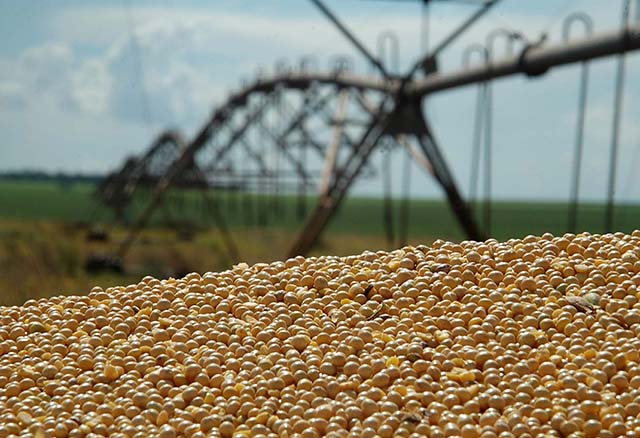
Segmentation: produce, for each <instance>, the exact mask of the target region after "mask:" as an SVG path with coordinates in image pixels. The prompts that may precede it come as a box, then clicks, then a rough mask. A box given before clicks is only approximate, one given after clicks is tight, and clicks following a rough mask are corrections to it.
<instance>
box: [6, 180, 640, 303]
mask: <svg viewBox="0 0 640 438" xmlns="http://www.w3.org/2000/svg"><path fill="white" fill-rule="evenodd" d="M93 191H94V187H93V185H91V184H84V183H78V184H74V185H71V186H62V185H59V184H56V183H51V182H25V181H0V304H19V303H22V302H24V301H25V300H27V299H29V298H31V297H40V296H50V295H59V294H71V293H73V294H78V293H85V292H87V291H88V290H89V289H90V288H91V287H92V286H94V285H100V286H103V287H107V286H111V285H115V284H126V283H130V282H133V281H137V280H138V279H139V278H140V277H142V276H144V275H147V274H148V275H153V276H156V277H159V278H166V277H170V276H181V275H184V274H185V273H188V272H191V271H199V272H205V271H217V270H222V269H225V268H227V267H229V266H230V264H231V263H232V262H234V261H233V260H231V259H229V258H228V257H227V256H226V255H225V251H224V246H223V245H222V241H221V239H220V236H219V233H218V232H217V229H216V228H215V227H214V226H213V225H212V223H211V218H210V216H208V215H206V214H204V213H203V211H204V207H203V205H202V202H201V198H202V197H201V196H200V195H199V194H198V193H187V194H184V195H181V196H178V195H177V194H171V195H170V196H169V202H168V203H167V204H168V205H169V208H168V209H167V211H166V212H165V213H164V214H162V213H160V214H157V215H156V217H155V218H154V220H153V222H152V226H151V227H149V228H148V229H147V230H145V231H144V232H143V233H142V235H141V236H140V238H139V239H138V240H137V241H136V243H135V244H134V246H133V247H132V250H131V251H130V253H129V254H128V255H127V258H126V260H125V264H124V266H125V271H124V272H122V273H113V272H99V273H89V272H86V270H85V269H84V265H85V262H86V260H87V258H88V257H89V256H90V255H95V254H110V253H113V252H114V251H115V249H116V248H117V246H118V244H119V243H120V242H121V241H122V239H123V238H124V237H125V235H126V231H127V230H126V229H125V228H123V227H122V226H120V225H117V224H116V223H115V221H114V218H113V216H112V213H111V211H110V210H108V209H106V208H104V207H103V206H101V205H100V204H99V203H98V202H97V200H96V199H95V198H94V196H93ZM139 198H140V199H139V200H138V202H137V203H136V204H135V208H134V210H135V209H139V208H141V206H142V205H143V204H144V200H145V195H144V194H141V195H140V197H139ZM215 199H216V201H217V205H218V206H219V208H220V210H221V211H222V212H223V214H224V217H225V219H226V222H227V224H228V226H229V228H230V229H231V233H232V236H233V239H234V240H235V242H236V244H237V246H238V247H239V250H240V253H241V255H242V259H243V261H247V262H249V263H254V262H258V261H273V260H277V259H282V258H284V257H285V254H286V249H287V247H288V245H289V244H290V243H291V241H292V239H293V238H294V237H295V235H296V234H297V232H298V230H299V229H300V228H301V226H302V222H300V221H299V220H298V219H297V215H296V209H297V207H298V199H297V197H296V196H294V195H286V196H279V197H275V196H273V195H272V194H260V195H251V196H247V195H242V194H234V193H227V194H225V193H222V194H218V195H217V197H216V198H215ZM313 203H314V199H312V198H307V199H306V204H307V207H308V209H310V208H311V207H312V206H313ZM382 206H383V202H382V200H381V199H376V198H350V199H348V200H347V201H346V202H345V204H344V205H343V207H342V208H341V210H340V211H339V213H338V215H337V216H336V217H335V218H334V219H333V221H332V223H331V225H330V227H329V230H328V231H327V232H326V233H325V234H324V235H323V237H322V239H321V241H320V243H319V245H318V246H317V248H316V249H315V251H314V254H335V255H346V254H356V253H360V252H362V251H363V250H365V249H370V250H377V249H385V250H388V249H391V248H390V245H389V244H388V243H387V242H386V239H385V237H384V227H383V211H382ZM399 206H400V200H394V212H395V213H397V212H398V209H399ZM566 212H567V206H566V205H565V204H562V203H523V202H496V203H494V206H493V225H492V229H493V233H492V237H495V238H496V239H498V240H505V239H508V238H511V237H523V236H526V235H530V234H533V235H541V234H543V233H545V232H551V233H553V234H556V235H561V234H563V233H564V232H565V231H566V216H567V214H566ZM167 218H170V219H171V220H172V221H173V222H172V223H174V224H175V223H179V224H182V225H183V226H182V227H178V228H179V229H176V228H175V227H174V228H169V227H168V226H167V224H166V219H167ZM394 218H395V219H396V225H397V214H396V215H395V216H394ZM603 218H604V216H603V206H602V205H591V204H587V205H581V206H580V209H579V221H578V229H579V230H587V231H590V232H592V233H599V232H602V231H603ZM639 218H640V206H635V205H634V206H631V205H625V206H619V207H618V208H617V209H616V217H615V224H616V230H619V231H623V232H627V233H629V232H631V231H632V230H634V229H636V228H639V227H638V225H637V224H638V222H639V221H638V219H639ZM186 225H188V227H185V226H186ZM95 229H99V230H102V231H106V235H107V237H108V240H106V241H90V240H88V239H87V236H88V235H89V234H90V232H91V231H92V230H95ZM186 229H188V230H189V232H185V230H186ZM193 230H196V232H193ZM408 234H409V243H415V244H417V243H425V244H429V243H430V242H432V241H433V240H435V239H445V240H453V241H459V240H463V239H464V236H463V234H462V233H461V232H460V230H459V228H458V225H457V222H456V221H455V219H454V217H453V216H452V215H451V213H450V212H449V209H448V207H447V205H446V204H445V203H444V202H442V201H430V200H412V201H411V204H410V220H409V233H408Z"/></svg>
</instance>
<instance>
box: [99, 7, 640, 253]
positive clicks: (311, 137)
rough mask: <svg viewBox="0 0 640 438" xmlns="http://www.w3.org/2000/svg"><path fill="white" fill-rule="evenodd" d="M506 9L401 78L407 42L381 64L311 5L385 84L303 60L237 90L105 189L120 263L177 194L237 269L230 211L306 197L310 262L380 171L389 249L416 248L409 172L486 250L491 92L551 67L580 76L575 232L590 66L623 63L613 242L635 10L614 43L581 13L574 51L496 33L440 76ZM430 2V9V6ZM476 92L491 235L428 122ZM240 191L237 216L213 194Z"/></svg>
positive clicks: (304, 237)
mask: <svg viewBox="0 0 640 438" xmlns="http://www.w3.org/2000/svg"><path fill="white" fill-rule="evenodd" d="M432 1H434V0H432ZM498 1H499V0H490V1H486V2H478V3H477V5H476V6H475V7H476V8H477V9H476V10H475V11H474V12H473V13H472V14H470V16H469V17H468V18H467V19H466V20H464V21H463V22H462V23H461V24H460V25H459V26H458V28H457V29H455V30H454V31H453V32H452V33H451V34H450V35H448V36H447V37H446V38H444V40H442V41H441V42H440V43H439V44H437V45H436V46H435V47H434V48H433V49H432V50H431V51H429V52H428V53H426V54H425V55H424V56H422V57H420V58H419V59H418V60H416V62H415V63H414V64H413V65H412V67H411V68H410V69H409V71H407V72H406V73H405V74H399V73H398V71H397V51H398V49H397V47H398V41H397V38H395V37H394V35H393V34H391V33H388V32H386V33H384V34H381V36H380V38H379V41H378V43H379V44H378V56H375V55H374V54H372V53H371V52H370V51H369V50H368V49H367V48H366V47H365V45H364V44H363V43H362V42H360V40H358V38H357V37H356V36H355V35H354V34H353V33H352V32H351V31H350V30H349V29H348V28H347V27H346V26H345V25H344V24H343V23H342V22H341V21H340V20H339V18H338V17H337V16H336V15H335V14H334V13H333V12H332V11H331V10H330V9H329V8H327V6H326V5H325V4H324V3H323V2H322V1H321V0H311V2H312V3H313V4H314V5H315V6H316V7H317V8H318V9H319V10H320V11H321V12H322V14H324V15H325V16H326V17H327V19H328V20H329V21H331V22H332V23H333V24H334V25H335V27H336V28H337V29H338V31H339V32H341V33H342V34H343V36H344V37H345V38H346V39H347V40H349V41H350V43H351V44H353V46H354V47H355V49H356V50H357V51H358V52H359V53H360V54H361V55H362V56H363V57H364V59H365V60H366V61H367V62H368V64H370V66H371V68H372V70H373V71H374V73H373V74H370V75H358V74H355V73H353V71H352V65H353V62H352V60H351V59H350V58H347V57H337V58H335V59H334V61H333V63H332V66H331V68H330V69H329V71H326V72H323V71H320V70H318V68H317V63H315V62H314V60H313V59H312V58H306V59H303V60H302V61H301V62H300V65H299V66H298V67H297V68H290V67H288V66H287V65H286V64H285V63H283V62H280V63H278V64H276V68H275V69H274V73H273V74H272V75H270V76H267V75H266V74H264V72H260V73H259V74H258V75H257V78H256V79H255V80H253V81H251V82H245V83H244V84H243V86H242V89H241V90H240V91H237V92H235V93H232V94H230V96H229V97H228V99H227V100H226V102H224V103H223V104H221V105H220V106H218V107H217V108H215V110H214V111H213V113H212V115H211V116H210V117H209V119H208V120H207V121H206V123H205V124H204V126H203V127H202V128H201V129H200V130H199V132H198V133H197V135H195V137H194V138H193V139H191V140H185V139H184V138H182V137H181V136H180V135H179V134H178V133H175V132H165V133H163V134H162V135H160V136H159V137H158V138H157V139H156V140H155V141H154V142H153V144H152V145H151V146H150V147H149V148H148V150H147V152H146V153H145V154H143V155H142V156H140V157H138V158H131V159H129V160H127V161H126V163H125V164H124V165H123V166H122V168H121V169H119V170H117V171H115V172H113V173H112V174H110V175H109V176H108V177H107V178H106V179H105V180H104V181H103V183H102V184H101V185H100V187H99V188H98V192H97V194H98V197H99V199H101V200H102V201H103V202H104V203H105V204H106V205H108V206H109V207H111V208H112V209H113V210H114V211H115V212H116V215H117V216H118V217H120V218H122V219H123V220H126V222H127V223H128V224H129V225H128V226H129V232H128V235H127V237H126V238H125V240H124V241H123V243H122V245H121V246H120V248H119V253H118V255H119V256H120V257H123V256H124V255H125V254H126V253H127V251H128V250H129V248H130V247H131V244H132V242H133V241H134V240H135V238H136V237H137V236H138V234H139V232H140V231H141V230H142V229H143V228H144V227H145V226H147V225H148V224H149V221H150V219H151V217H152V215H153V214H154V213H157V212H162V213H164V215H165V218H166V219H167V220H168V221H175V217H173V215H172V213H171V212H170V209H169V208H167V205H168V203H169V199H170V198H171V196H172V195H171V194H174V193H176V192H177V191H179V190H181V191H183V192H185V191H189V192H190V193H193V192H197V193H200V194H201V196H202V198H201V199H202V203H201V205H202V208H203V210H204V211H206V212H207V214H208V215H209V217H210V218H211V219H212V220H213V223H214V224H215V225H216V226H217V227H218V229H219V231H220V232H221V235H222V237H223V241H224V244H225V247H226V251H227V253H228V255H229V257H230V258H232V259H234V260H239V258H240V254H239V253H238V249H237V247H236V245H235V243H234V239H233V236H232V233H231V232H230V230H229V228H228V226H227V224H226V223H225V220H224V214H223V212H222V209H223V207H224V208H245V210H246V211H249V210H250V208H252V207H251V205H249V203H248V202H245V203H244V204H243V201H242V199H241V198H242V196H244V195H247V194H249V193H253V194H256V193H257V194H262V195H264V196H262V198H265V196H267V195H268V194H272V195H274V197H273V199H274V201H273V202H274V203H273V204H268V205H263V206H262V213H261V212H260V206H259V205H254V206H253V208H254V210H253V213H255V215H254V216H257V217H258V222H260V216H261V215H263V216H264V215H266V214H272V213H274V212H277V211H278V209H279V208H280V207H281V206H280V207H278V201H277V198H278V196H280V195H282V194H284V193H289V194H290V195H291V194H292V193H296V194H297V195H298V196H297V203H296V212H297V213H296V216H297V218H298V219H299V220H300V221H301V222H302V223H303V224H302V227H301V230H300V231H299V233H298V234H297V237H296V238H295V240H294V241H293V242H292V244H291V246H290V249H289V256H295V255H304V254H306V253H308V252H309V250H311V249H312V247H313V246H314V244H315V243H316V242H317V241H318V239H319V237H320V235H321V234H322V232H323V231H324V230H325V229H326V227H327V225H328V224H329V222H330V220H331V218H332V217H333V216H334V215H335V213H336V211H337V210H338V208H339V206H340V204H341V202H342V201H343V200H344V198H345V196H346V194H347V192H348V191H349V188H350V187H352V185H353V184H354V182H355V181H356V180H357V179H358V178H360V177H362V178H366V177H367V176H371V175H374V174H375V173H376V172H379V171H382V172H386V173H385V175H384V176H385V178H383V180H384V181H385V187H386V189H385V193H386V195H385V197H386V200H387V202H385V214H384V218H385V227H386V231H387V237H388V239H389V241H390V243H391V244H396V243H398V244H400V245H402V244H404V243H406V238H407V223H408V212H409V201H408V187H409V184H410V182H409V172H408V169H409V166H408V165H409V164H410V161H413V162H414V163H417V164H418V165H419V166H420V167H421V168H422V169H423V170H424V171H425V172H427V173H429V174H430V175H432V176H433V178H435V180H436V181H437V182H438V184H439V185H440V186H441V187H442V189H443V191H444V193H445V195H446V199H447V201H448V203H449V206H450V208H451V210H452V212H453V213H454V215H455V217H456V219H457V221H458V222H459V224H460V226H461V228H462V229H463V230H464V233H465V234H466V235H467V237H468V238H469V239H473V240H481V239H484V238H485V237H487V236H489V235H490V233H491V228H490V227H491V196H490V193H491V179H490V176H491V117H490V116H491V111H490V108H491V88H490V81H492V80H494V79H498V78H501V77H507V76H512V75H526V76H529V77H532V76H540V75H543V74H546V73H547V72H548V71H549V70H550V69H552V68H553V67H557V66H561V65H566V64H571V63H582V71H581V81H580V94H579V111H578V121H577V127H576V145H575V153H574V175H573V186H572V191H571V194H570V199H571V208H570V211H569V215H568V216H569V219H568V221H569V228H571V227H575V216H576V210H575V205H576V203H577V199H578V185H579V181H580V160H581V157H582V143H583V140H582V132H583V124H584V111H585V106H586V90H587V81H588V61H590V60H592V59H596V58H601V57H607V56H612V55H618V56H619V61H618V73H617V77H616V92H615V93H616V98H615V103H614V128H613V138H612V143H611V152H610V172H609V192H608V193H609V196H608V203H607V211H606V215H607V216H606V224H607V227H608V228H609V229H611V228H612V225H613V224H612V218H613V207H614V200H613V192H614V187H615V178H616V176H615V175H616V167H617V154H618V130H619V127H618V125H619V121H620V112H621V100H622V95H623V85H624V81H623V78H624V67H625V64H624V63H625V60H624V54H625V53H626V52H629V51H633V50H637V49H639V48H640V27H639V26H638V23H633V24H632V23H630V20H629V18H628V17H629V8H630V5H629V1H626V2H625V3H624V4H623V10H624V11H623V14H622V15H623V20H622V25H621V27H620V28H619V29H616V30H614V31H611V32H608V33H602V34H592V28H593V24H592V21H591V19H590V18H589V16H587V15H585V14H582V13H574V14H572V15H570V16H568V17H567V19H566V20H565V25H564V32H565V33H564V36H565V38H564V41H563V43H562V44H560V45H547V44H545V43H544V39H543V38H541V39H540V40H539V41H537V42H534V43H531V42H528V41H527V40H526V38H524V36H523V35H522V34H520V33H518V32H515V31H512V30H504V29H496V30H494V31H493V32H491V33H490V34H489V35H488V36H487V41H486V44H484V45H478V44H476V45H472V46H470V47H468V48H467V50H466V51H465V56H464V58H465V61H464V62H463V68H462V69H460V70H457V71H451V72H446V73H441V72H439V70H438V62H437V61H438V57H439V56H440V55H441V54H442V52H443V51H445V49H447V48H449V47H450V46H451V44H452V43H453V42H454V41H456V40H457V39H458V37H460V35H462V34H463V33H464V32H465V31H467V30H468V29H469V28H470V27H471V26H472V25H473V24H474V23H476V22H477V20H478V19H480V18H481V17H482V16H483V15H484V14H485V13H487V12H488V11H489V10H490V9H491V8H493V7H495V6H496V4H497V3H498ZM424 3H425V6H427V3H428V2H427V1H425V2H424ZM639 3H640V2H639ZM638 9H639V10H640V7H638ZM576 24H582V25H583V27H584V31H585V32H584V33H585V35H586V36H585V37H584V38H582V39H578V38H571V40H569V36H570V35H569V34H570V31H571V29H572V28H573V27H575V25H576ZM498 38H503V39H504V40H505V41H506V47H507V48H508V49H509V50H508V51H507V54H506V55H505V56H503V57H501V58H499V59H494V58H495V57H494V43H495V40H497V39H498ZM516 47H517V50H516ZM474 52H475V53H478V54H480V55H481V61H480V62H478V63H476V64H475V65H473V66H470V65H469V62H468V60H469V58H470V57H471V56H472V55H473V53H474ZM472 84H477V85H478V87H479V92H478V104H477V108H476V118H475V120H476V122H475V131H476V135H475V140H474V142H473V147H472V151H471V153H472V162H473V166H474V167H473V169H472V177H471V178H472V181H471V194H470V197H475V187H476V185H477V179H478V173H479V163H480V162H481V160H480V158H481V155H482V157H483V162H484V172H483V173H484V178H485V179H484V184H483V191H484V205H483V212H482V213H483V214H482V215H481V216H482V218H483V220H482V225H483V227H480V226H479V224H478V223H477V222H476V218H475V215H474V213H473V211H472V208H471V203H469V202H468V201H466V200H465V199H464V198H463V195H462V194H461V192H460V190H459V188H458V186H457V184H456V181H455V179H454V176H453V174H452V172H451V170H450V167H449V165H448V164H447V162H446V161H445V159H444V157H443V154H442V151H441V147H440V146H439V144H438V142H437V141H436V139H435V138H434V135H433V130H432V128H431V125H430V123H429V119H428V117H427V115H426V113H425V112H424V111H423V100H424V99H425V97H426V96H429V95H431V94H434V93H438V92H441V91H445V90H450V89H453V88H456V87H462V86H466V85H472ZM481 137H482V138H481ZM482 143H484V148H483V147H482ZM384 148H401V149H404V150H405V151H406V153H407V154H406V157H408V158H407V159H406V161H405V162H406V164H407V166H406V167H405V170H406V171H405V172H404V175H403V187H404V190H405V192H404V195H403V196H404V198H403V202H402V203H401V208H400V212H399V220H398V222H399V229H400V232H399V235H398V236H397V237H396V236H394V231H393V229H394V227H393V223H392V222H393V214H392V212H391V203H390V202H389V199H390V189H388V187H389V183H390V179H391V178H390V174H389V169H390V166H389V165H388V156H389V154H386V156H387V159H386V160H383V166H382V169H376V168H375V166H373V163H372V161H371V160H370V158H371V156H372V153H373V152H374V151H377V150H380V149H384ZM481 149H484V150H483V151H482V150H481ZM314 156H315V157H314ZM317 163H320V165H318V164H317ZM312 164H315V166H312ZM314 167H315V168H314ZM145 187H146V188H147V191H148V189H150V195H149V196H148V197H147V198H146V199H145V201H144V202H142V205H140V203H139V202H138V203H137V204H136V203H135V202H134V201H133V200H134V197H135V195H136V193H137V192H141V191H142V189H143V188H145ZM313 191H315V192H316V193H315V197H309V196H308V194H309V193H312V192H313ZM230 192H234V193H237V194H238V195H237V196H231V197H227V198H228V199H229V200H231V199H236V201H237V202H239V203H240V207H238V206H237V205H236V206H235V207H233V206H232V205H223V204H222V203H221V200H220V197H218V196H217V195H216V194H217V193H225V194H228V193H230ZM243 194H244V195H243ZM267 197H268V196H267ZM247 199H248V198H247ZM255 199H258V198H255ZM309 199H314V200H315V201H316V202H315V206H313V207H312V208H311V209H308V208H307V203H308V201H309ZM236 201H234V202H236ZM229 202H231V201H229ZM256 202H258V201H256ZM260 202H266V201H260ZM134 204H136V205H137V206H138V208H137V211H134V210H135V209H134V208H133V205H134ZM242 205H244V207H242ZM396 239H397V241H396Z"/></svg>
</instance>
